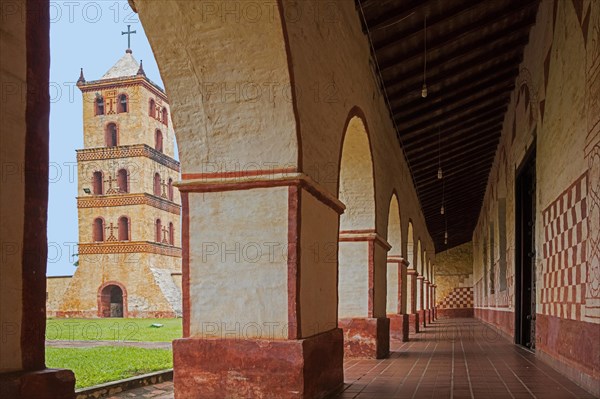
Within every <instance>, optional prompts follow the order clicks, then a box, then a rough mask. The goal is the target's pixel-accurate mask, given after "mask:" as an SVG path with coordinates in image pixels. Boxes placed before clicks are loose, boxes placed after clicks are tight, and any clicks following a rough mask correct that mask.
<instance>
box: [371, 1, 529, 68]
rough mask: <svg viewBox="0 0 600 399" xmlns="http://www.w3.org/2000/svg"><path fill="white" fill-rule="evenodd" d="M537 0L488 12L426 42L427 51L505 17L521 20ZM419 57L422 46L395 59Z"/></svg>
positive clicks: (381, 48)
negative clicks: (434, 39) (521, 15)
mask: <svg viewBox="0 0 600 399" xmlns="http://www.w3.org/2000/svg"><path fill="white" fill-rule="evenodd" d="M538 1H539V0H523V1H521V2H519V3H518V6H516V7H514V6H511V7H506V8H505V9H504V10H502V12H501V13H493V14H488V15H486V16H485V18H483V19H479V20H477V21H475V22H473V23H471V24H468V25H466V26H463V27H462V28H461V29H459V30H453V31H452V32H450V33H449V34H447V35H445V36H443V37H441V38H440V39H437V40H436V41H434V42H432V43H428V45H427V51H428V53H433V52H434V51H437V50H440V49H443V48H444V47H447V46H450V45H453V44H454V43H455V42H457V41H459V40H462V39H464V38H465V37H467V36H469V35H473V34H475V33H478V32H479V31H481V30H483V29H485V28H487V27H488V26H489V25H492V24H495V23H498V22H502V21H505V20H507V19H510V20H512V21H519V20H521V19H520V18H518V16H519V14H521V13H522V12H523V11H524V10H527V9H532V8H533V7H534V6H537V5H538ZM525 19H526V18H525ZM387 47H389V46H387ZM383 50H384V48H383V47H380V48H377V47H375V51H376V53H377V55H378V57H381V56H382V55H381V52H382V51H383ZM419 57H423V49H422V48H415V50H413V51H412V52H409V53H408V54H402V55H401V56H399V57H397V59H399V60H402V62H410V61H411V60H413V59H415V58H419ZM379 65H380V68H381V70H382V71H386V70H387V69H388V68H389V67H390V65H388V64H387V63H384V62H381V63H380V64H379ZM391 65H393V64H391Z"/></svg>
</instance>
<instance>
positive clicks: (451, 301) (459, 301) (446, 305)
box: [438, 287, 473, 309]
mask: <svg viewBox="0 0 600 399" xmlns="http://www.w3.org/2000/svg"><path fill="white" fill-rule="evenodd" d="M438 307H439V308H440V309H455V308H472V307H473V287H456V288H454V290H452V291H451V292H450V293H449V294H448V296H447V297H446V298H444V300H443V301H442V302H440V304H439V305H438Z"/></svg>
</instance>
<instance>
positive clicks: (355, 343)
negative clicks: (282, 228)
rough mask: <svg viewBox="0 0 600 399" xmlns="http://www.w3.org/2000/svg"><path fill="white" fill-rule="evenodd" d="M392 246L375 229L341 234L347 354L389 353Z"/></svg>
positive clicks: (342, 313)
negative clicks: (388, 293)
mask: <svg viewBox="0 0 600 399" xmlns="http://www.w3.org/2000/svg"><path fill="white" fill-rule="evenodd" d="M390 248H391V246H390V245H389V244H388V243H387V242H386V241H385V239H383V238H382V237H381V236H380V235H379V234H377V233H376V232H375V231H374V230H348V231H340V233H339V285H338V292H339V315H338V317H339V325H340V327H341V328H342V329H343V330H344V356H345V357H348V358H377V359H381V358H385V357H388V356H389V352H390V320H389V319H388V318H387V317H386V291H387V287H386V276H387V252H388V251H389V250H390Z"/></svg>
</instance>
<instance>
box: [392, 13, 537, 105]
mask: <svg viewBox="0 0 600 399" xmlns="http://www.w3.org/2000/svg"><path fill="white" fill-rule="evenodd" d="M532 24H533V23H532V22H529V21H528V23H527V24H522V25H525V26H521V25H518V27H517V28H516V29H506V30H503V31H501V32H498V34H497V35H494V37H493V38H492V39H491V40H488V39H487V37H483V38H482V39H479V40H478V41H477V42H475V43H474V44H472V45H469V46H461V47H460V48H458V49H456V50H454V51H453V52H451V53H449V54H445V55H444V56H443V57H438V59H437V60H435V61H432V62H428V64H427V73H428V80H431V81H435V79H437V76H438V75H439V74H441V73H442V72H443V71H445V70H448V67H449V66H450V67H451V68H452V70H451V71H452V73H456V72H458V71H461V70H464V69H465V68H468V67H469V66H471V65H479V64H483V63H485V62H487V61H489V60H492V61H494V60H496V59H498V58H503V57H506V56H507V55H513V54H515V49H520V48H522V47H523V46H525V45H526V44H527V42H528V40H529V36H528V34H527V33H528V32H529V28H530V27H531V25H532ZM515 35H516V36H515ZM507 38H508V39H511V40H508V41H506V40H507ZM504 41H506V42H505V43H503V44H502V45H501V46H500V48H496V47H495V44H496V43H498V42H504ZM471 56H475V58H473V59H471ZM400 61H401V65H406V63H405V62H403V61H402V60H400ZM455 61H458V63H457V64H456V65H453V62H455ZM394 65H398V64H397V63H395V64H394ZM384 78H385V76H384ZM422 79H423V66H422V65H418V66H417V67H415V68H413V69H411V70H410V71H408V72H406V73H404V74H402V75H400V76H397V77H394V78H387V79H385V80H386V87H387V89H388V94H391V93H393V91H395V90H396V89H397V88H398V86H400V85H401V84H402V83H404V82H412V81H414V80H418V81H422Z"/></svg>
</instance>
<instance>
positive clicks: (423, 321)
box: [419, 309, 427, 328]
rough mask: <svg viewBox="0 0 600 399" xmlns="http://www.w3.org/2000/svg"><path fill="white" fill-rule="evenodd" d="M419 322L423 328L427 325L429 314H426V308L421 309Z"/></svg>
mask: <svg viewBox="0 0 600 399" xmlns="http://www.w3.org/2000/svg"><path fill="white" fill-rule="evenodd" d="M419 322H420V323H421V326H423V328H425V327H427V315H426V314H425V309H421V310H419Z"/></svg>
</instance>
